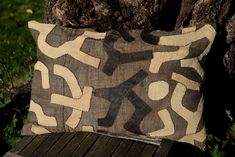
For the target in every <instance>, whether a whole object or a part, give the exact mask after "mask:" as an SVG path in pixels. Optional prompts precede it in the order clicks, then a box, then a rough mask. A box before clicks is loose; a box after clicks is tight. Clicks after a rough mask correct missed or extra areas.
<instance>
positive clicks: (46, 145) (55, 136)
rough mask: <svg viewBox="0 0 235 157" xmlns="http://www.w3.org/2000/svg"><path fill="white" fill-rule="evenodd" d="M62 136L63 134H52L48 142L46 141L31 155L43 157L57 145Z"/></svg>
mask: <svg viewBox="0 0 235 157" xmlns="http://www.w3.org/2000/svg"><path fill="white" fill-rule="evenodd" d="M61 136H62V134H58V133H55V134H50V135H49V136H48V138H47V139H46V140H44V141H43V142H42V143H41V144H40V146H39V147H38V148H37V149H36V150H35V151H34V152H33V153H32V154H31V155H30V156H37V157H41V156H44V154H45V153H46V152H47V151H48V150H49V149H50V148H51V147H52V146H53V145H54V144H55V142H56V141H57V140H58V139H59V138H60V137H61Z"/></svg>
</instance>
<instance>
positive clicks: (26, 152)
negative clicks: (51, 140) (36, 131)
mask: <svg viewBox="0 0 235 157" xmlns="http://www.w3.org/2000/svg"><path fill="white" fill-rule="evenodd" d="M47 137H48V135H40V136H36V137H35V138H34V139H33V140H32V141H31V142H30V143H29V144H28V145H27V146H26V147H25V148H24V149H23V150H22V151H20V152H19V155H22V156H31V154H32V153H33V152H34V151H35V150H36V149H37V148H38V147H39V145H40V144H41V143H42V142H43V141H44V140H46V138H47Z"/></svg>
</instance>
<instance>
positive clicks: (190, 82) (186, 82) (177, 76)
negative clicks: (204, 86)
mask: <svg viewBox="0 0 235 157" xmlns="http://www.w3.org/2000/svg"><path fill="white" fill-rule="evenodd" d="M171 79H172V80H175V81H177V82H179V83H181V84H183V85H185V86H186V87H187V88H188V89H191V90H200V84H199V83H198V82H195V81H193V80H190V79H188V78H187V77H184V76H183V75H180V74H177V73H174V72H173V73H172V76H171Z"/></svg>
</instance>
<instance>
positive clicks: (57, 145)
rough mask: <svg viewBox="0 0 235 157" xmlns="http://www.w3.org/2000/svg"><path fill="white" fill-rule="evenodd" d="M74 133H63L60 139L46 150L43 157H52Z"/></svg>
mask: <svg viewBox="0 0 235 157" xmlns="http://www.w3.org/2000/svg"><path fill="white" fill-rule="evenodd" d="M75 134H76V133H63V134H62V136H61V137H60V139H59V140H58V141H57V142H56V143H55V144H54V145H53V146H52V147H51V148H50V149H49V150H48V152H47V153H46V154H44V157H52V156H55V155H56V154H58V153H59V152H60V151H61V150H62V149H63V148H64V147H65V146H66V145H67V144H68V143H69V141H70V140H71V139H72V138H73V137H74V136H75Z"/></svg>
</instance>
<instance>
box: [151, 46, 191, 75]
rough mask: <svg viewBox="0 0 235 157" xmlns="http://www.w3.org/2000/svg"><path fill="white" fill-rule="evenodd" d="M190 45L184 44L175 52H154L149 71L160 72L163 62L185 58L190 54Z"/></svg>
mask: <svg viewBox="0 0 235 157" xmlns="http://www.w3.org/2000/svg"><path fill="white" fill-rule="evenodd" d="M189 47H190V45H187V46H183V47H180V48H179V50H177V51H173V52H154V53H153V59H151V63H150V67H149V71H150V72H151V73H158V72H159V70H160V67H161V65H162V64H163V63H165V62H168V61H172V60H179V59H183V58H185V57H186V56H187V55H188V54H189Z"/></svg>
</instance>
